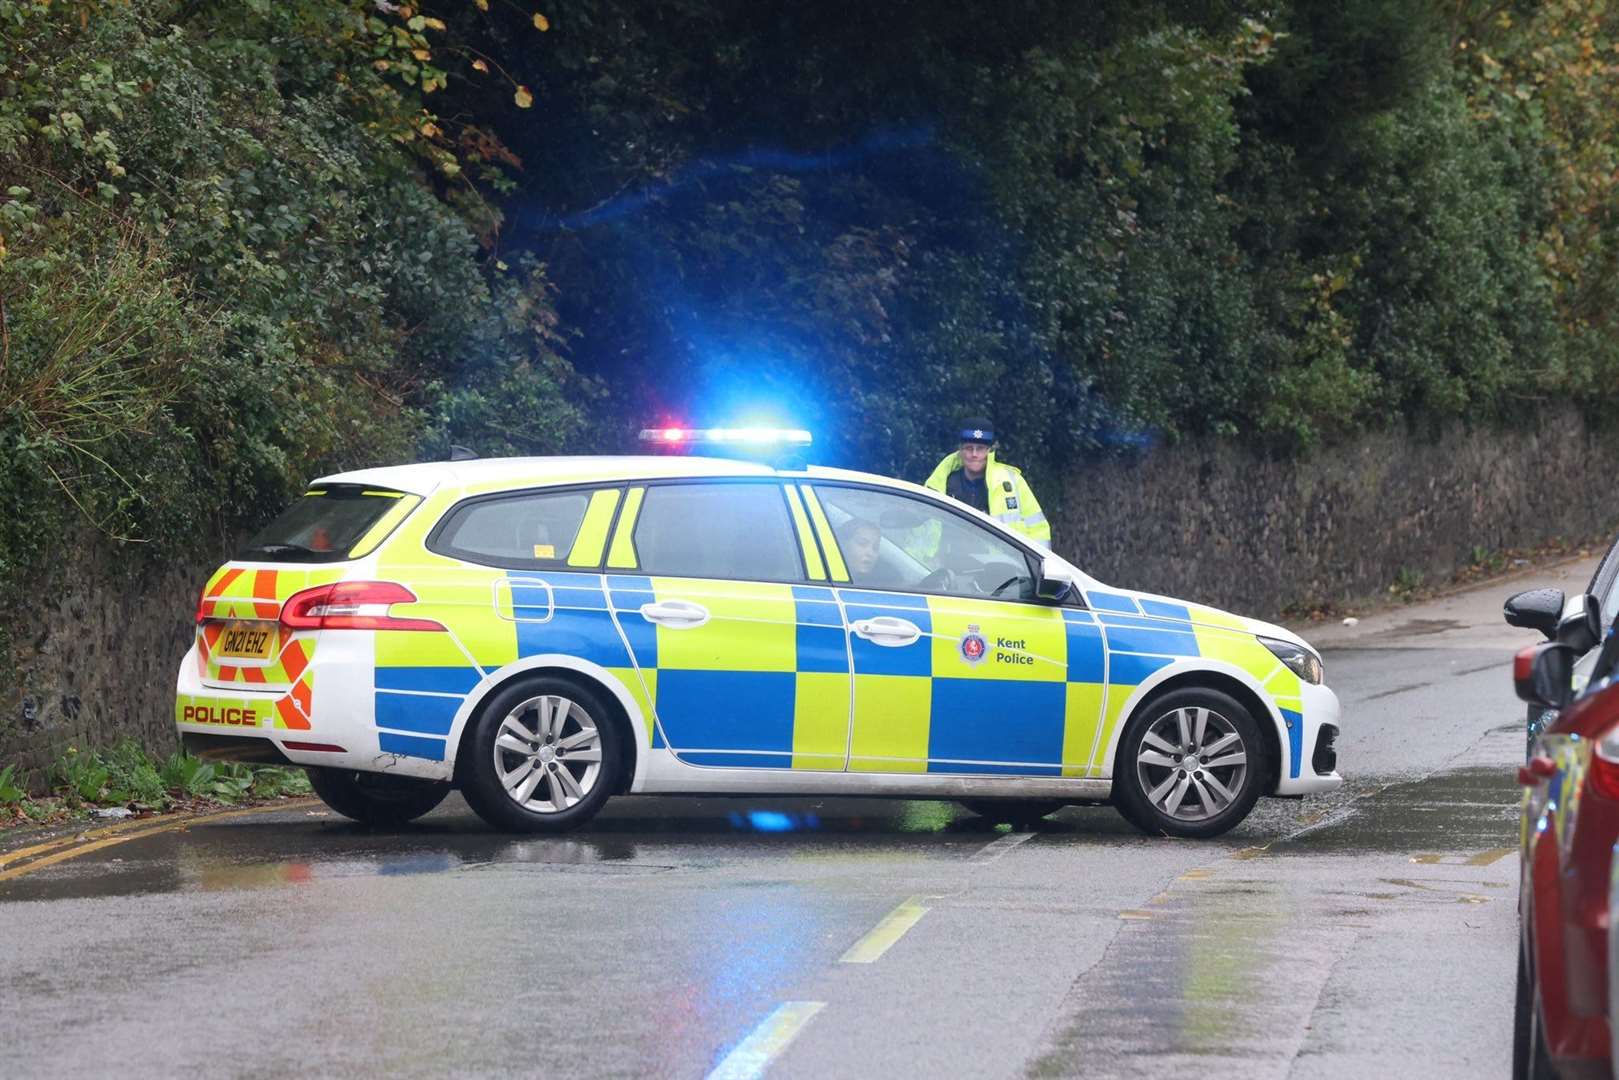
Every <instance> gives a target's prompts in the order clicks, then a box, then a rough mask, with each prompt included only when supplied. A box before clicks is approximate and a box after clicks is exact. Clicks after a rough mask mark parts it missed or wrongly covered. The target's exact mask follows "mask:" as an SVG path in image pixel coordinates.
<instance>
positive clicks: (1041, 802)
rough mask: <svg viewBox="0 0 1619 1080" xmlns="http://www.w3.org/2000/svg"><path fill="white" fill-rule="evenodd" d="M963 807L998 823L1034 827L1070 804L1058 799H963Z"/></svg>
mask: <svg viewBox="0 0 1619 1080" xmlns="http://www.w3.org/2000/svg"><path fill="white" fill-rule="evenodd" d="M961 805H962V806H965V807H966V808H967V809H969V810H971V811H972V812H973V813H975V814H977V815H978V816H979V817H981V818H987V819H989V820H990V821H994V822H997V823H1000V822H1004V823H1008V824H1012V825H1033V824H1034V823H1035V822H1037V821H1039V820H1041V819H1042V818H1044V817H1046V816H1047V815H1048V814H1055V813H1056V812H1057V811H1058V810H1061V809H1062V808H1063V807H1065V806H1067V805H1068V804H1067V803H1065V802H1060V801H1058V800H1056V799H962V800H961Z"/></svg>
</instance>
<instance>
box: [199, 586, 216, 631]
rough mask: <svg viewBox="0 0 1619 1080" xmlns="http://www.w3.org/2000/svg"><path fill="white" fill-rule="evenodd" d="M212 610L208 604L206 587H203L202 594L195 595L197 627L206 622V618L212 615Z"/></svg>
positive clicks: (212, 607) (211, 606)
mask: <svg viewBox="0 0 1619 1080" xmlns="http://www.w3.org/2000/svg"><path fill="white" fill-rule="evenodd" d="M213 609H214V606H213V605H212V604H210V603H209V602H208V586H206V585H204V586H203V587H202V592H200V593H198V594H197V615H196V621H197V625H198V626H201V625H202V624H203V623H204V622H206V621H207V619H208V616H209V615H212V614H213Z"/></svg>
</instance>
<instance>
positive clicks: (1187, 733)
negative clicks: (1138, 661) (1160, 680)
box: [1136, 707, 1248, 821]
mask: <svg viewBox="0 0 1619 1080" xmlns="http://www.w3.org/2000/svg"><path fill="white" fill-rule="evenodd" d="M1136 775H1137V777H1138V778H1139V779H1140V782H1141V790H1142V791H1143V792H1145V793H1146V800H1147V802H1148V803H1149V804H1151V805H1152V807H1153V808H1154V809H1155V810H1157V811H1158V812H1159V813H1161V814H1164V815H1166V816H1168V817H1172V818H1175V819H1177V820H1180V821H1207V820H1209V819H1210V818H1212V817H1215V816H1216V815H1218V814H1220V813H1221V812H1223V811H1224V810H1225V809H1226V808H1227V807H1229V806H1230V805H1231V804H1232V803H1234V802H1236V801H1237V799H1238V797H1239V796H1240V794H1241V792H1242V788H1243V783H1244V781H1245V780H1246V779H1247V776H1248V752H1247V747H1246V746H1244V745H1243V741H1242V735H1241V734H1240V733H1239V732H1238V731H1237V728H1236V726H1235V725H1234V724H1232V722H1231V721H1230V720H1228V719H1227V718H1226V717H1225V716H1223V715H1221V714H1220V713H1219V712H1217V711H1215V710H1214V709H1209V708H1200V707H1188V708H1181V709H1173V710H1171V711H1169V712H1167V713H1165V714H1164V715H1162V716H1160V717H1159V718H1158V719H1157V720H1155V721H1153V723H1152V725H1151V726H1150V727H1148V728H1147V731H1146V733H1145V734H1144V735H1142V737H1141V745H1140V749H1139V750H1138V751H1137V753H1136Z"/></svg>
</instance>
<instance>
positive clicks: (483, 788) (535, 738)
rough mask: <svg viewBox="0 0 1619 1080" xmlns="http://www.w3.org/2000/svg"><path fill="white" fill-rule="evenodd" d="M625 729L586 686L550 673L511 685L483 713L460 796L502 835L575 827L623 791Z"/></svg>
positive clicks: (558, 830) (475, 734) (496, 695)
mask: <svg viewBox="0 0 1619 1080" xmlns="http://www.w3.org/2000/svg"><path fill="white" fill-rule="evenodd" d="M621 730H622V729H621V728H620V727H619V725H618V722H617V719H616V714H614V713H613V712H611V711H610V709H609V708H608V705H607V703H606V702H605V701H604V700H602V698H601V695H600V694H598V693H597V692H596V691H595V690H593V689H591V688H589V687H587V686H585V685H584V684H582V683H578V682H575V681H574V680H572V679H567V678H563V677H560V676H552V675H544V676H538V677H535V678H530V679H524V680H522V681H520V682H516V683H513V684H512V685H511V686H508V687H507V688H506V689H504V690H501V691H500V692H499V693H497V694H495V696H494V697H492V698H490V700H489V702H488V703H487V705H486V706H485V707H484V708H483V710H482V711H481V712H480V714H479V717H478V721H477V726H476V727H475V728H474V729H473V732H472V738H471V742H470V745H469V746H468V748H467V755H468V760H467V766H466V772H465V774H464V775H465V781H464V783H463V785H462V793H463V794H464V795H465V796H466V799H467V802H468V804H469V805H471V807H472V809H473V810H474V811H476V812H477V814H478V816H479V817H481V818H483V819H484V821H486V822H488V823H489V824H490V825H492V826H494V827H495V828H497V829H506V830H509V831H512V832H562V831H564V830H567V829H572V828H576V827H577V826H580V825H583V824H584V823H585V822H586V821H589V820H590V819H591V818H592V817H594V816H595V815H596V812H597V811H598V810H600V809H601V807H602V804H603V803H605V802H606V801H607V797H608V795H610V794H611V793H612V792H613V791H614V790H615V789H616V787H617V785H618V776H619V768H620V765H619V762H620V741H621V739H622V734H621Z"/></svg>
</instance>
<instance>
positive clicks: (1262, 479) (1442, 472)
mask: <svg viewBox="0 0 1619 1080" xmlns="http://www.w3.org/2000/svg"><path fill="white" fill-rule="evenodd" d="M1615 466H1619V436H1615V435H1611V434H1605V435H1597V434H1593V433H1591V432H1590V431H1588V430H1587V429H1586V428H1585V427H1584V425H1583V424H1582V423H1581V422H1580V421H1579V419H1578V418H1577V417H1575V416H1573V415H1566V416H1559V417H1555V418H1554V422H1551V423H1547V424H1544V425H1542V426H1540V427H1538V428H1537V429H1536V430H1534V431H1532V432H1524V433H1517V434H1515V433H1509V432H1502V431H1499V430H1486V429H1477V430H1471V431H1468V430H1462V429H1456V430H1453V431H1450V432H1448V433H1446V434H1444V435H1443V436H1441V437H1440V438H1438V439H1423V438H1420V437H1417V436H1412V435H1408V434H1404V433H1388V434H1378V435H1371V436H1366V437H1364V438H1362V439H1360V440H1359V441H1357V442H1355V443H1353V444H1351V445H1349V446H1346V447H1340V448H1337V449H1335V450H1333V451H1331V452H1330V453H1321V454H1318V455H1316V456H1314V457H1312V458H1310V459H1307V460H1304V461H1277V460H1269V459H1266V458H1263V457H1259V456H1256V455H1254V454H1251V453H1247V452H1244V451H1241V450H1238V449H1235V448H1233V447H1231V446H1229V445H1225V444H1220V443H1201V444H1200V443H1191V444H1182V445H1179V446H1174V447H1165V448H1159V449H1156V450H1153V451H1149V452H1147V453H1145V454H1142V455H1140V456H1137V457H1135V458H1133V459H1131V460H1127V461H1115V462H1111V463H1108V464H1104V465H1095V466H1086V467H1083V468H1079V469H1076V470H1075V472H1074V473H1073V475H1072V477H1071V478H1070V481H1069V485H1068V489H1067V490H1066V491H1065V492H1064V493H1063V494H1064V495H1065V496H1066V497H1065V498H1063V499H1061V500H1057V499H1051V498H1048V499H1047V500H1046V502H1047V503H1048V504H1052V503H1058V502H1060V504H1061V507H1062V509H1061V510H1060V511H1058V512H1056V513H1054V514H1053V527H1054V529H1055V535H1056V538H1057V548H1058V550H1059V551H1061V552H1062V553H1063V554H1065V555H1068V556H1069V557H1070V558H1072V559H1074V560H1075V561H1076V562H1077V563H1078V564H1079V565H1080V566H1081V567H1083V568H1084V569H1086V570H1087V571H1089V572H1090V573H1091V574H1093V575H1094V576H1096V577H1098V578H1100V579H1101V580H1103V581H1105V582H1108V583H1110V584H1114V585H1121V586H1128V587H1131V588H1139V589H1147V590H1150V591H1154V592H1161V593H1168V594H1170V595H1172V596H1178V597H1183V598H1185V599H1188V600H1196V601H1200V602H1203V603H1208V604H1213V605H1215V606H1217V607H1224V608H1229V609H1231V610H1234V611H1238V612H1241V613H1243V614H1247V615H1255V616H1260V617H1267V616H1275V615H1276V614H1278V613H1279V612H1281V611H1283V610H1285V609H1288V608H1292V607H1299V606H1301V605H1306V604H1319V603H1324V602H1330V603H1336V604H1340V605H1342V604H1353V603H1355V602H1356V601H1359V600H1364V599H1365V598H1367V597H1370V596H1374V595H1381V594H1384V593H1386V591H1387V589H1388V586H1389V584H1390V583H1391V582H1393V581H1394V580H1395V579H1396V577H1397V576H1398V575H1400V574H1401V572H1402V571H1404V572H1406V573H1407V574H1421V575H1423V576H1424V578H1425V579H1426V580H1428V581H1442V580H1444V579H1446V578H1447V577H1448V576H1449V575H1450V574H1451V573H1452V572H1453V571H1454V570H1455V569H1456V568H1457V567H1459V566H1463V565H1466V563H1467V562H1468V560H1469V557H1470V553H1471V551H1472V550H1473V548H1474V547H1475V546H1477V547H1483V548H1485V549H1488V550H1492V551H1495V550H1501V549H1504V548H1511V547H1529V546H1534V545H1538V544H1540V543H1543V542H1545V541H1547V540H1549V539H1551V538H1553V537H1557V536H1562V537H1568V538H1595V537H1599V536H1603V535H1605V534H1608V533H1610V532H1611V530H1612V528H1613V526H1614V524H1615V522H1616V521H1619V501H1616V500H1615V499H1614V498H1613V497H1612V495H1611V494H1610V493H1609V491H1610V488H1609V485H1608V483H1607V482H1606V481H1607V478H1608V477H1610V476H1613V475H1615ZM119 558H120V556H119V554H118V553H117V552H116V551H115V550H114V549H113V548H112V546H111V545H110V544H109V543H107V542H106V541H104V540H100V539H96V538H91V539H82V538H81V539H80V540H79V541H77V542H72V543H66V542H65V543H64V545H63V550H62V557H61V559H60V560H59V561H58V563H57V566H56V567H55V569H54V570H53V571H52V572H51V574H50V575H49V576H48V577H47V578H45V579H42V580H41V581H40V582H39V583H38V591H37V596H38V602H37V603H35V604H33V605H30V606H29V609H28V610H27V611H26V612H25V613H24V614H23V616H22V617H21V618H20V619H16V618H14V619H12V620H11V622H12V625H10V626H8V627H7V629H8V630H9V631H10V634H11V636H12V638H13V640H14V641H16V642H17V643H18V646H19V647H18V649H17V656H16V659H17V661H18V666H17V668H16V670H15V671H14V672H12V673H11V675H12V678H9V679H5V680H4V681H5V682H7V683H9V684H10V685H9V687H7V688H4V689H0V765H4V764H7V763H11V762H18V763H20V764H22V765H23V766H24V767H26V768H30V769H42V768H44V767H45V766H47V765H49V763H50V762H51V761H53V760H54V759H55V758H56V756H57V755H59V754H60V753H61V752H62V751H63V750H64V749H65V748H66V747H67V746H69V745H78V746H81V747H83V746H95V745H105V744H108V743H111V742H113V741H116V740H117V739H118V738H119V737H121V736H123V735H129V736H132V737H134V738H136V739H138V740H140V741H141V742H142V743H144V744H145V745H146V746H147V747H148V748H149V749H151V750H152V751H153V752H155V753H167V752H168V751H170V750H172V749H174V748H175V747H176V745H177V740H176V739H175V737H174V731H173V725H172V716H173V712H172V710H173V693H174V680H175V673H176V671H177V669H178V665H179V662H180V659H181V657H182V656H183V655H184V654H185V650H186V648H187V646H188V642H189V639H190V635H191V617H192V613H193V611H194V609H195V604H196V597H197V592H198V590H199V589H200V588H201V586H202V583H203V582H204V581H205V580H206V578H207V576H208V574H209V572H210V571H211V570H212V569H213V568H214V566H216V565H218V561H219V560H213V561H210V562H208V563H207V564H206V565H204V564H201V563H199V564H197V565H186V566H179V565H176V566H170V567H167V568H165V569H162V570H160V571H146V572H141V573H138V574H137V573H130V572H127V571H124V570H122V569H121V568H120V566H119V564H118V561H117V560H118V559H119Z"/></svg>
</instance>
